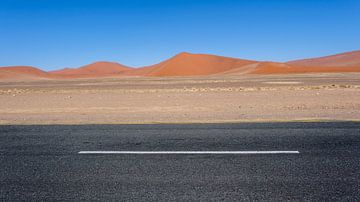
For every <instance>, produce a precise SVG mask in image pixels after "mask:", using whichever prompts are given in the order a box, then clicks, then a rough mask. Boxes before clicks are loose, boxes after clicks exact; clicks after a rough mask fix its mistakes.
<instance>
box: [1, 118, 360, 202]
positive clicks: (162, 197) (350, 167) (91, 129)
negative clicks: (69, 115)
mask: <svg viewBox="0 0 360 202" xmlns="http://www.w3.org/2000/svg"><path fill="white" fill-rule="evenodd" d="M84 150H116V151H120V150H151V151H160V150H169V151H176V150H195V151H203V150H220V151H222V150H230V151H231V150H236V151H247V150H260V151H262V150H298V151H300V154H270V155H263V154H262V155H84V154H78V152H79V151H84ZM0 165H1V170H0V201H81V200H82V201H94V200H98V201H125V200H126V201H174V200H175V201H224V200H225V201H241V200H242V201H284V200H286V201H356V200H360V122H331V123H330V122H329V123H241V124H188V125H181V124H176V125H156V124H155V125H81V126H60V125H58V126H51V125H49V126H0Z"/></svg>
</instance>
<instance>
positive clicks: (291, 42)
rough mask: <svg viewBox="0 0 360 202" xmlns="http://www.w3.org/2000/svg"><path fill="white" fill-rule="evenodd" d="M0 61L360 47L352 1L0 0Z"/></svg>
mask: <svg viewBox="0 0 360 202" xmlns="http://www.w3.org/2000/svg"><path fill="white" fill-rule="evenodd" d="M0 46H1V47H0V66H9V65H31V66H36V67H39V68H41V69H44V70H53V69H58V68H63V67H78V66H82V65H85V64H88V63H91V62H94V61H115V62H119V63H122V64H125V65H129V66H135V67H138V66H144V65H151V64H154V63H158V62H160V61H162V60H164V59H167V58H169V57H171V56H173V55H175V54H177V53H179V52H183V51H186V52H193V53H209V54H216V55H223V56H230V57H238V58H245V59H254V60H272V61H280V62H281V61H287V60H293V59H299V58H306V57H314V56H323V55H328V54H333V53H340V52H346V51H352V50H359V49H360V1H359V0H0Z"/></svg>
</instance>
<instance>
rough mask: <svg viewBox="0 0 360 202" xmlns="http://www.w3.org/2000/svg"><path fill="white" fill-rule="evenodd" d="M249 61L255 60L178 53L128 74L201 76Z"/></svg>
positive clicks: (232, 67) (239, 65)
mask: <svg viewBox="0 0 360 202" xmlns="http://www.w3.org/2000/svg"><path fill="white" fill-rule="evenodd" d="M251 63H255V61H251V60H241V59H236V58H229V57H222V56H215V55H207V54H191V53H180V54H178V55H176V56H174V57H172V58H170V59H168V60H166V61H164V62H161V63H159V64H156V65H152V66H148V67H143V68H140V69H137V70H133V72H129V74H128V75H138V76H202V75H212V74H216V73H220V72H225V71H228V70H231V69H235V68H240V67H242V66H245V65H248V64H251Z"/></svg>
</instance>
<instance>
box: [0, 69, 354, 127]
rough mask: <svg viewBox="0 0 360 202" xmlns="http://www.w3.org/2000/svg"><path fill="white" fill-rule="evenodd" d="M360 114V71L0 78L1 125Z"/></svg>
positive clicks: (314, 117)
mask: <svg viewBox="0 0 360 202" xmlns="http://www.w3.org/2000/svg"><path fill="white" fill-rule="evenodd" d="M294 120H360V74H356V73H347V74H310V75H290V76H286V75H280V76H277V75H271V76H260V75H252V76H249V75H246V76H245V75H243V76H241V75H237V76H217V77H199V78H189V77H188V78H127V79H126V78H122V79H88V80H81V79H79V80H64V81H28V82H0V124H91V123H193V122H202V123H207V122H243V121H244V122H247V121H294Z"/></svg>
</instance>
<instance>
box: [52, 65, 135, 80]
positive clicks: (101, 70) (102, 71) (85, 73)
mask: <svg viewBox="0 0 360 202" xmlns="http://www.w3.org/2000/svg"><path fill="white" fill-rule="evenodd" d="M131 69H132V68H130V67H127V66H125V65H122V64H119V63H115V62H95V63H92V64H89V65H85V66H82V67H79V68H65V69H61V70H56V71H51V72H50V73H51V74H56V75H64V76H73V77H101V76H110V75H114V76H116V75H120V74H121V73H123V72H125V71H129V70H131Z"/></svg>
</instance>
